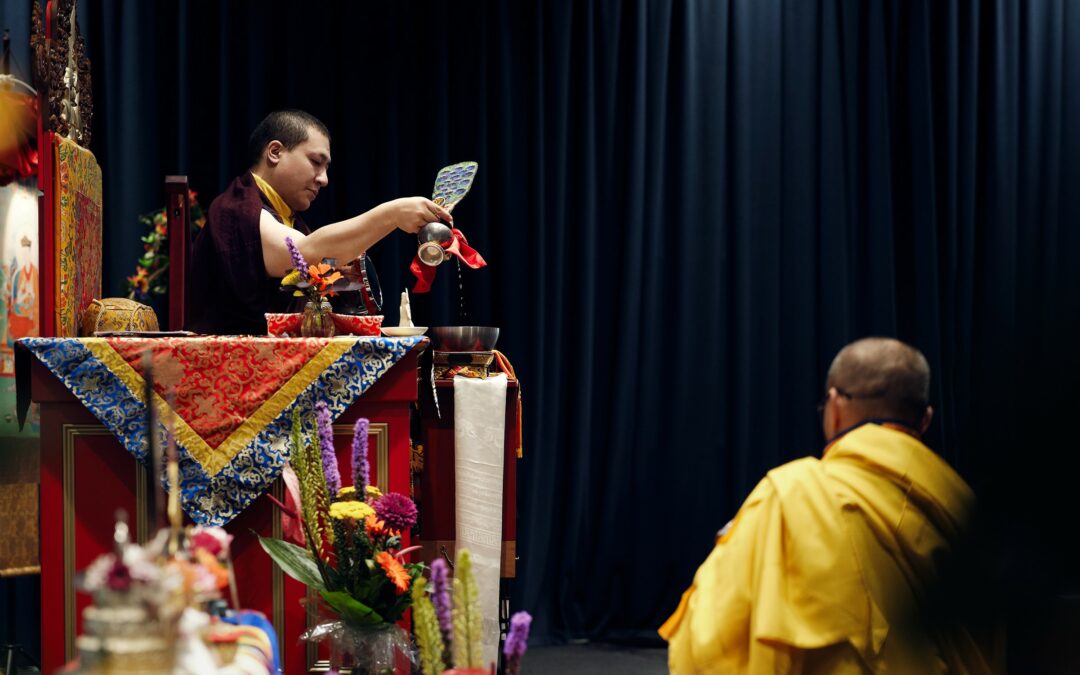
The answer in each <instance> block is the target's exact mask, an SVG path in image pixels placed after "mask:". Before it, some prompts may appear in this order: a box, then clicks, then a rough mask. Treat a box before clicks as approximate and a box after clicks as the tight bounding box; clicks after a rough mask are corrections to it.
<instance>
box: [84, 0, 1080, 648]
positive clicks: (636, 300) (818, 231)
mask: <svg viewBox="0 0 1080 675" xmlns="http://www.w3.org/2000/svg"><path fill="white" fill-rule="evenodd" d="M83 8H84V10H85V11H88V12H89V13H90V19H89V20H88V21H87V22H85V23H84V27H86V28H88V29H89V38H90V39H89V44H90V49H91V54H90V56H91V59H92V62H93V67H94V82H95V85H96V87H97V91H96V92H95V106H96V114H95V118H94V122H95V129H94V139H95V148H93V149H94V150H95V152H96V153H97V155H98V158H99V161H100V163H101V165H102V167H103V169H104V172H105V173H104V189H105V212H104V217H105V221H106V232H107V233H108V234H107V244H106V256H107V259H108V260H109V263H108V267H107V269H106V281H107V283H106V287H107V288H109V289H110V290H111V292H112V293H113V294H119V293H121V290H122V285H121V284H122V281H123V278H124V276H126V275H127V274H130V273H131V272H130V270H131V269H132V268H133V265H134V262H135V258H136V257H137V255H138V251H139V249H140V246H139V242H138V236H139V234H140V232H138V229H137V224H136V221H135V217H136V215H137V214H138V213H142V212H146V211H149V210H152V209H155V208H158V207H159V206H160V205H161V203H162V201H163V196H162V186H161V178H162V177H163V176H164V175H165V174H167V173H170V174H171V173H186V174H188V175H189V177H190V180H191V184H192V185H193V186H194V188H195V189H196V190H197V191H199V193H200V199H201V200H202V204H203V206H204V207H205V206H207V205H208V204H209V202H210V200H211V199H212V198H213V196H214V195H216V194H217V193H218V192H219V191H220V190H222V189H223V188H224V187H225V185H226V184H227V183H228V181H229V180H230V179H231V178H232V177H233V176H235V175H236V174H238V173H239V172H241V171H243V170H244V168H245V167H244V154H245V148H246V141H247V135H248V134H249V133H250V131H251V129H252V128H253V127H254V125H255V124H256V123H257V122H258V121H259V119H261V118H262V116H263V115H265V113H267V112H269V111H270V110H273V109H275V108H280V107H299V108H304V109H306V110H309V111H310V112H312V113H314V114H315V115H317V116H319V117H320V118H322V119H323V120H324V121H325V122H326V123H327V124H328V125H329V126H330V130H331V137H332V150H333V157H334V162H333V165H332V167H331V170H330V185H329V187H328V188H327V189H325V190H324V191H323V193H322V194H323V196H322V197H321V198H320V200H319V201H318V203H317V204H316V205H315V206H314V207H313V209H312V211H311V212H310V213H309V214H308V217H307V220H308V221H309V222H311V223H313V224H316V225H317V224H320V223H324V222H330V221H332V220H335V219H337V218H341V217H346V216H349V215H353V214H355V213H358V212H361V211H363V210H366V209H367V208H370V207H371V206H374V205H375V204H377V203H379V202H381V201H384V200H387V199H391V198H394V197H398V196H402V195H407V194H428V193H429V191H430V189H431V184H432V181H433V179H434V175H435V172H436V171H437V170H438V169H439V168H440V167H441V166H443V165H446V164H449V163H452V162H457V161H463V160H468V159H474V160H477V161H479V163H480V172H479V175H478V177H477V180H476V183H475V185H474V187H473V190H472V192H471V194H470V195H469V196H468V197H467V198H466V199H465V200H464V201H463V202H462V203H461V205H460V206H459V207H458V209H456V210H455V218H456V220H457V224H458V226H459V227H460V228H461V229H462V230H463V231H464V232H465V233H466V234H467V236H468V237H469V241H470V243H471V244H473V245H475V247H476V248H477V249H478V250H480V251H481V252H483V254H484V255H485V257H486V258H487V259H488V261H489V262H490V265H489V267H488V268H486V269H485V270H482V271H479V272H474V271H471V270H464V271H462V272H461V273H460V275H459V273H458V271H457V270H456V269H455V268H454V267H453V266H452V265H447V266H444V267H442V268H440V270H439V276H438V279H437V281H436V286H435V288H434V289H433V292H432V293H431V294H430V295H429V296H428V297H425V298H416V299H414V314H415V318H416V319H417V322H418V323H422V324H426V325H443V324H448V323H468V324H472V323H476V324H489V323H490V324H493V325H498V326H501V328H502V337H501V341H500V345H499V347H500V349H503V350H505V351H506V353H507V354H509V355H510V356H511V358H512V359H513V360H514V363H515V366H516V367H517V371H518V373H519V374H520V376H521V378H522V381H523V384H524V391H525V416H526V417H525V431H526V438H525V459H524V460H523V462H522V465H521V471H520V473H519V481H520V489H519V494H520V495H521V496H520V499H521V504H520V506H521V509H520V514H521V515H520V521H519V533H520V541H519V545H518V550H519V554H520V556H521V561H520V565H519V568H518V569H519V578H518V582H517V584H516V586H515V601H514V608H515V609H518V608H522V609H528V610H530V611H532V612H533V613H534V615H535V617H536V621H535V623H534V624H533V631H534V635H536V636H537V638H538V639H559V638H568V637H590V638H620V637H640V636H643V635H648V634H651V632H652V630H653V629H654V628H655V627H656V626H657V625H658V624H659V623H660V622H661V621H662V620H663V619H664V618H665V617H666V615H667V614H668V613H669V612H670V611H671V610H672V609H673V608H674V606H675V603H676V600H677V598H678V594H679V593H680V592H681V590H682V589H683V588H684V587H686V586H687V585H688V584H689V582H690V580H691V577H692V574H693V571H694V569H695V567H696V565H697V564H698V563H699V562H700V561H701V560H702V559H703V558H704V556H705V554H706V552H707V551H708V549H709V548H710V546H711V544H712V536H713V534H714V533H715V531H716V530H717V529H718V528H719V527H721V526H722V525H723V524H724V523H725V522H726V521H727V520H728V519H729V518H730V517H731V516H732V515H733V514H734V511H735V509H736V508H737V507H738V505H739V503H740V502H741V501H742V499H743V498H744V497H745V496H746V494H747V493H748V492H749V490H750V489H751V488H752V487H753V485H754V484H755V483H756V482H757V480H759V479H760V478H761V476H762V475H763V474H764V472H765V471H767V470H768V469H769V468H771V467H773V466H775V465H777V464H779V463H782V462H784V461H787V460H789V459H793V458H796V457H800V456H804V455H807V454H814V453H816V452H818V451H819V448H820V445H821V439H820V428H819V421H818V420H817V418H816V417H815V415H814V404H815V402H816V401H817V400H818V399H819V398H820V395H821V389H822V385H823V379H824V375H825V372H826V369H827V368H828V365H829V362H830V359H831V358H832V356H833V355H834V354H835V352H836V351H837V350H838V349H839V348H840V347H841V346H843V345H844V344H845V343H846V342H848V341H850V340H852V339H855V338H858V337H861V336H865V335H869V334H884V335H895V336H897V337H900V338H902V339H904V340H907V341H910V342H912V343H914V344H916V345H917V346H919V347H920V348H921V349H922V350H923V351H924V353H925V354H926V355H927V357H928V358H929V360H930V363H931V367H932V369H933V372H934V381H933V395H932V399H933V400H932V403H933V405H934V406H935V408H936V410H937V417H936V418H935V422H934V424H933V426H932V430H931V433H930V438H929V441H930V444H931V445H932V446H933V447H934V448H936V449H938V450H939V451H940V452H941V453H942V454H943V456H944V457H945V458H946V459H947V460H949V461H950V462H952V463H953V464H954V465H955V466H957V467H958V468H959V470H960V471H961V472H962V473H963V474H964V475H965V476H966V477H968V478H969V479H971V480H972V481H973V482H974V483H975V487H976V488H977V490H980V491H982V492H985V493H986V494H989V495H997V494H998V492H997V491H996V490H995V485H997V482H998V481H1001V480H1003V479H1004V478H1003V474H1002V473H1000V471H999V470H1000V469H1001V468H1002V466H1003V465H1004V459H1003V457H1002V454H1003V453H1002V452H997V451H995V452H989V451H987V449H986V447H985V445H984V444H985V443H990V442H992V441H993V440H994V438H995V436H996V437H997V438H998V439H999V440H1000V439H1001V438H1018V437H1021V436H1022V434H1023V432H1024V431H1025V428H1024V423H1023V420H1019V419H1016V417H1015V416H1010V415H1003V414H1001V413H1002V411H1005V410H1009V405H1010V403H1011V402H1014V401H1016V400H1017V397H1019V396H1020V394H1019V393H1017V391H1016V389H1015V388H1014V387H1012V386H1010V385H1011V384H1012V383H1015V382H1020V374H1021V373H1018V372H1017V371H1009V370H1008V369H999V368H997V366H999V365H1000V364H1001V363H1002V362H1005V361H1007V362H1016V363H1019V362H1023V363H1028V361H1025V360H1024V359H1029V358H1033V357H1032V356H1031V355H1032V354H1035V353H1038V354H1043V355H1051V356H1052V355H1053V354H1056V353H1057V352H1055V351H1054V350H1055V349H1059V348H1061V345H1060V344H1058V343H1056V342H1053V341H1051V340H1049V339H1048V338H1047V337H1046V336H1047V335H1049V334H1053V333H1054V332H1055V331H1056V330H1057V329H1058V328H1059V327H1060V322H1061V319H1062V317H1063V311H1064V310H1063V308H1065V307H1071V306H1073V305H1071V304H1069V303H1071V302H1072V300H1074V299H1075V290H1076V287H1077V281H1078V279H1077V268H1078V265H1077V264H1076V262H1075V261H1076V257H1077V254H1078V253H1080V241H1078V238H1080V232H1078V231H1080V228H1078V227H1077V222H1076V214H1077V213H1080V203H1078V202H1080V195H1078V193H1080V191H1078V190H1077V186H1078V185H1080V182H1078V179H1080V140H1078V138H1080V136H1078V129H1077V120H1080V93H1078V92H1080V50H1078V48H1077V47H1076V46H1075V45H1078V44H1080V9H1077V8H1076V7H1074V6H1073V5H1072V4H1071V3H1070V2H1068V0H1046V1H1045V2H1039V3H1014V2H1008V1H1006V0H999V1H996V2H985V3H978V2H960V1H959V0H948V1H941V2H932V1H931V0H914V1H901V0H895V1H884V0H883V1H881V2H869V3H854V2H840V1H839V0H817V1H816V2H807V1H805V0H686V1H673V0H626V1H624V2H623V1H616V0H611V1H607V0H590V1H587V2H576V3H558V2H556V3H552V2H535V1H527V2H494V1H492V2H486V3H452V2H436V1H431V2H420V1H416V0H413V1H406V2H400V3H395V4H393V5H389V4H386V5H382V4H380V5H371V4H364V3H347V4H344V3H308V4H306V5H304V7H303V9H302V10H301V9H300V8H298V7H297V5H295V3H290V2H285V0H271V1H269V2H260V3H255V2H229V3H218V2H209V1H198V0H165V1H163V2H158V3H143V2H104V3H84V5H83ZM86 28H84V29H86ZM174 36H180V37H181V39H180V40H179V42H178V44H177V45H176V46H175V47H174V46H173V43H172V39H173V37H174ZM414 246H415V242H414V241H413V240H411V239H410V238H409V237H406V236H403V235H400V234H395V235H391V236H390V237H388V238H387V239H386V240H384V241H383V242H381V243H379V244H378V245H377V246H376V247H375V248H374V249H373V251H372V254H373V255H374V257H375V258H376V260H377V261H378V265H379V273H380V277H381V279H382V282H383V287H384V288H385V290H386V292H387V296H388V297H395V294H396V293H397V292H399V291H400V290H401V288H403V287H404V286H405V285H407V284H408V283H409V276H408V272H407V270H408V262H409V260H410V259H411V257H412V254H413V252H414ZM459 285H460V288H461V289H462V291H461V294H460V297H459ZM389 311H390V314H391V316H389V317H388V321H393V320H394V319H395V317H394V316H393V314H394V312H395V311H396V310H394V309H392V308H391V309H390V310H389ZM1032 363H1034V362H1032ZM1046 377H1049V375H1046ZM990 425H992V427H993V429H994V430H995V433H994V434H992V433H990V432H988V431H986V428H987V427H988V426H990Z"/></svg>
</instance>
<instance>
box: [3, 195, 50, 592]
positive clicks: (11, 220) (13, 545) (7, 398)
mask: <svg viewBox="0 0 1080 675" xmlns="http://www.w3.org/2000/svg"><path fill="white" fill-rule="evenodd" d="M37 238H38V206H37V180H36V178H33V177H30V178H24V179H22V180H16V181H14V182H11V183H9V184H7V185H5V186H3V187H0V448H2V452H0V576H10V575H17V574H33V573H37V572H39V571H40V567H39V565H38V545H39V542H38V464H39V461H38V438H37V437H38V433H39V425H38V413H37V404H34V405H32V406H31V407H30V415H29V418H28V420H27V423H26V425H25V426H24V427H23V428H22V429H21V430H20V429H19V422H18V417H17V415H16V397H15V358H14V356H15V355H14V351H13V349H14V345H15V341H16V340H18V339H19V338H24V337H36V336H37V335H38V334H39V333H40V311H39V303H38V242H37Z"/></svg>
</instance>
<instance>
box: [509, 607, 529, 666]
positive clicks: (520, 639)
mask: <svg viewBox="0 0 1080 675" xmlns="http://www.w3.org/2000/svg"><path fill="white" fill-rule="evenodd" d="M531 623H532V616H531V615H530V614H529V613H528V612H517V613H516V614H514V616H512V617H510V633H509V634H507V636H506V642H505V643H504V644H503V655H504V656H505V657H506V672H507V675H517V673H518V672H519V671H520V670H521V657H522V656H524V655H525V649H526V647H528V643H529V625H530V624H531Z"/></svg>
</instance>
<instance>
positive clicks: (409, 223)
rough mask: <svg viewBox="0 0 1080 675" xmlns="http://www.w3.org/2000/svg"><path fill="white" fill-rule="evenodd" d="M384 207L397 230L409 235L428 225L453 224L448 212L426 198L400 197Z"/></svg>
mask: <svg viewBox="0 0 1080 675" xmlns="http://www.w3.org/2000/svg"><path fill="white" fill-rule="evenodd" d="M386 206H387V207H388V208H389V211H390V220H391V222H393V223H394V225H395V226H396V227H397V228H398V229H399V230H402V231H403V232H408V233H409V234H416V233H417V232H419V231H420V228H421V227H423V226H424V225H427V224H428V223H435V222H443V223H446V224H447V225H453V224H454V218H453V217H452V216H451V215H450V211H448V210H447V209H445V208H443V207H441V206H439V205H438V204H436V203H435V202H433V201H431V200H430V199H428V198H426V197H402V198H400V199H395V200H394V201H392V202H387V203H386Z"/></svg>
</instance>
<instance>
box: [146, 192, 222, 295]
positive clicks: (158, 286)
mask: <svg viewBox="0 0 1080 675" xmlns="http://www.w3.org/2000/svg"><path fill="white" fill-rule="evenodd" d="M197 196H198V195H197V194H196V192H195V191H194V190H188V213H189V214H190V215H191V224H192V225H193V226H194V227H196V228H198V229H202V228H203V227H204V226H205V225H206V214H205V212H203V209H202V207H201V206H199V201H198V199H197ZM138 220H139V224H140V225H142V226H143V227H147V228H149V229H150V231H149V232H148V233H147V234H146V235H145V236H143V237H140V239H141V240H142V243H143V254H142V256H141V257H140V258H139V261H138V262H137V263H136V265H135V274H133V275H131V276H130V277H128V278H127V283H128V296H127V297H128V298H129V299H131V300H138V301H139V302H144V303H145V302H148V301H149V300H150V298H151V296H163V295H165V293H166V292H167V291H168V281H169V277H168V275H166V274H165V272H166V270H168V269H169V248H168V246H167V245H166V244H167V242H168V240H169V230H168V223H167V220H166V218H165V209H164V208H161V209H159V210H157V211H153V212H151V213H144V214H143V215H141V216H139V218H138Z"/></svg>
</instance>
